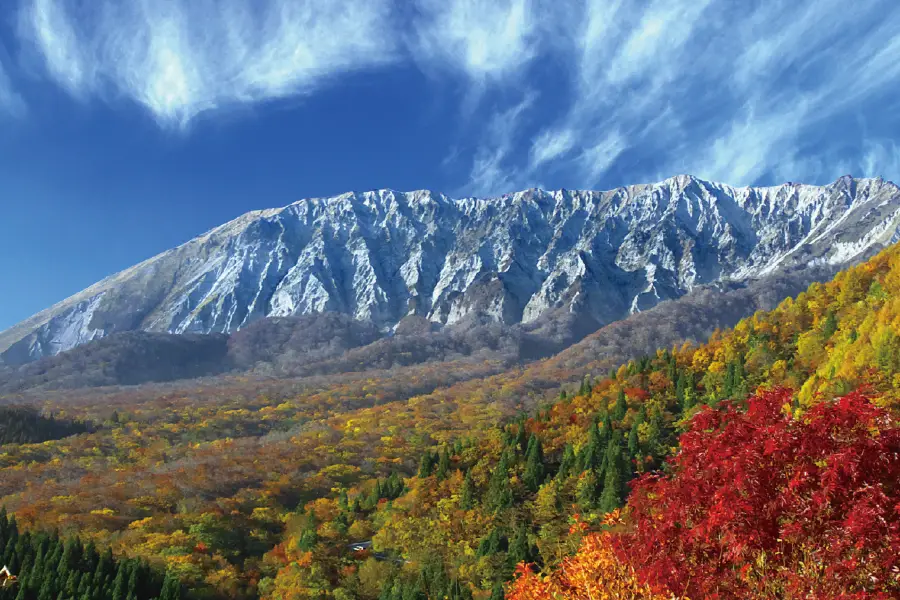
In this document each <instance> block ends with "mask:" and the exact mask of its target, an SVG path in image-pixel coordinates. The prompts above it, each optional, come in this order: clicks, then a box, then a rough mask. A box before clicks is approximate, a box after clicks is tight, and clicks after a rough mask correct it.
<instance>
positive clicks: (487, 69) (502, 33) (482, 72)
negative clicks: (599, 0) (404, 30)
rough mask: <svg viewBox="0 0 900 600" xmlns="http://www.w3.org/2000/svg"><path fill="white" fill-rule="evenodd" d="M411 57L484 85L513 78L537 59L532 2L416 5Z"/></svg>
mask: <svg viewBox="0 0 900 600" xmlns="http://www.w3.org/2000/svg"><path fill="white" fill-rule="evenodd" d="M416 5H417V7H418V9H419V11H420V16H419V18H418V19H417V20H415V21H414V23H413V30H414V35H413V36H412V39H411V48H410V50H411V52H412V55H413V56H414V57H415V58H416V60H418V61H419V62H420V64H423V65H425V66H426V68H429V67H430V66H431V65H448V66H450V67H451V68H453V69H457V70H460V71H462V72H464V73H465V74H466V75H467V76H468V77H469V78H470V79H471V80H473V81H474V82H476V83H478V84H483V83H485V82H487V81H490V80H500V79H503V78H506V77H509V76H511V75H513V74H516V73H517V72H518V71H519V70H520V69H521V68H522V67H523V66H524V65H527V64H528V63H529V62H530V61H531V60H532V59H534V57H535V56H536V54H537V50H538V44H537V42H538V38H537V35H538V27H539V21H538V19H539V15H538V14H536V12H535V10H534V7H533V2H532V0H453V1H449V0H418V1H417V3H416Z"/></svg>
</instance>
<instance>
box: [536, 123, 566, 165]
mask: <svg viewBox="0 0 900 600" xmlns="http://www.w3.org/2000/svg"><path fill="white" fill-rule="evenodd" d="M576 139H577V134H576V133H575V132H574V131H572V130H571V129H546V130H544V131H543V132H542V133H541V134H540V135H538V136H537V137H536V138H535V139H534V141H532V143H531V159H530V163H531V164H530V166H531V168H533V169H535V168H537V167H540V166H541V165H543V164H544V163H546V162H549V161H551V160H555V159H557V158H559V157H561V156H563V155H565V154H568V152H569V151H570V150H571V149H572V148H573V147H574V146H575V141H576Z"/></svg>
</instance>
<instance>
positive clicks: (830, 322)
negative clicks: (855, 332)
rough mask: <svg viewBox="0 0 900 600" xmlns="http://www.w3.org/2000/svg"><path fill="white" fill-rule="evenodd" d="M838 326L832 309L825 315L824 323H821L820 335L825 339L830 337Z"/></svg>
mask: <svg viewBox="0 0 900 600" xmlns="http://www.w3.org/2000/svg"><path fill="white" fill-rule="evenodd" d="M837 328H838V320H837V317H836V316H835V314H834V311H828V315H827V316H826V317H825V323H824V324H823V325H822V337H824V338H825V339H826V340H827V339H830V338H831V336H833V335H834V333H835V332H836V331H837Z"/></svg>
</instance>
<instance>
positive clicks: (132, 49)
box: [0, 0, 900, 193]
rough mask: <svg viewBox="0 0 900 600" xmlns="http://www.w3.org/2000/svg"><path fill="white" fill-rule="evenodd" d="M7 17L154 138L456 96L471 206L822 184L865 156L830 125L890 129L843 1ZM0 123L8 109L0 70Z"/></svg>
mask: <svg viewBox="0 0 900 600" xmlns="http://www.w3.org/2000/svg"><path fill="white" fill-rule="evenodd" d="M19 1H20V2H21V4H22V8H21V10H20V27H19V33H20V37H21V38H22V40H24V42H25V46H26V48H31V49H33V50H34V51H35V52H36V55H37V56H38V57H39V58H40V59H41V61H42V62H43V64H44V65H45V66H46V71H47V74H48V75H49V76H50V77H51V78H52V79H53V80H54V81H56V82H57V83H58V84H59V85H60V86H62V87H63V88H65V89H66V90H68V91H69V92H70V93H71V94H72V95H73V96H74V97H76V98H81V99H85V100H87V99H91V98H94V97H100V98H103V99H106V100H114V99H116V98H122V97H124V98H127V99H130V100H132V101H134V102H136V103H138V104H140V105H142V106H144V107H146V108H147V109H148V110H149V111H150V112H151V113H152V115H153V116H154V117H155V118H156V119H157V120H158V121H159V122H160V123H161V124H164V125H167V126H176V127H178V126H185V125H186V124H187V123H189V122H190V121H191V119H193V118H194V117H196V116H197V115H198V114H200V113H202V112H204V111H211V110H214V109H220V108H223V107H228V106H232V105H235V104H251V103H256V102H261V101H265V100H269V99H277V98H284V97H289V96H295V95H303V94H307V93H310V92H311V91H313V90H315V89H316V88H317V87H318V86H320V85H322V84H324V83H327V82H328V81H329V80H331V79H332V78H334V77H337V76H340V75H342V74H344V73H346V72H348V71H353V70H357V69H365V68H372V67H378V66H381V65H385V64H388V63H393V62H399V61H407V62H413V63H415V64H417V65H418V66H419V67H420V68H421V69H422V70H423V71H425V72H427V73H430V74H432V75H434V76H435V77H451V78H459V79H461V80H462V81H463V82H465V83H466V84H467V85H468V90H469V92H470V93H468V94H466V95H465V98H464V107H463V108H464V110H463V111H462V114H463V115H464V116H465V118H476V116H478V115H481V114H483V113H484V112H485V110H484V109H487V107H488V106H492V110H493V114H492V115H489V116H488V117H487V120H488V126H487V127H486V128H481V129H480V131H481V133H480V134H479V135H480V136H481V137H480V138H479V139H478V140H476V141H477V143H476V144H475V149H474V151H473V152H472V153H471V154H470V155H468V156H460V157H459V160H463V159H465V160H470V161H471V164H472V171H471V173H470V176H469V182H468V184H467V186H466V187H467V189H469V190H471V191H473V192H477V193H485V191H486V190H492V191H494V190H497V189H498V188H499V186H505V187H508V188H509V189H513V188H517V187H522V186H524V185H526V184H527V183H529V182H533V181H536V180H543V179H544V178H545V177H546V176H547V175H548V174H549V173H553V174H554V175H561V176H565V177H566V182H567V183H566V185H567V187H595V186H597V185H600V184H601V183H616V184H619V183H627V180H632V181H634V180H641V181H646V180H649V179H650V178H651V176H652V177H657V176H658V175H671V174H675V173H679V172H690V173H695V174H700V175H701V176H706V177H710V178H716V179H721V180H725V181H727V182H729V183H733V184H736V185H744V184H749V183H752V182H754V181H756V180H757V179H759V178H761V177H765V178H771V177H781V176H785V177H789V178H791V179H801V178H808V179H817V178H822V177H825V176H827V174H829V173H831V172H833V171H834V167H833V165H835V164H844V163H847V162H848V161H849V164H857V163H858V164H860V165H862V164H863V163H864V160H863V155H864V153H865V152H868V151H867V150H863V149H862V148H864V147H866V146H865V144H867V143H868V144H869V145H870V146H871V144H872V142H871V141H867V140H866V139H864V138H865V134H864V133H860V132H858V131H855V130H854V131H843V130H841V129H835V130H834V131H829V127H832V123H833V122H835V121H836V120H838V119H843V121H844V122H846V121H847V120H848V119H852V115H853V113H854V112H861V113H865V114H867V115H870V114H871V115H875V116H877V117H879V119H875V120H876V121H879V125H880V126H882V125H884V124H885V123H887V124H893V125H894V126H896V127H900V111H897V110H896V108H897V107H896V106H893V107H891V106H890V105H888V104H886V102H894V103H897V101H896V100H893V99H892V93H893V90H895V89H896V87H897V85H898V84H900V5H898V4H897V3H896V2H895V1H894V0H858V1H857V2H856V3H854V6H853V18H852V19H850V18H847V19H844V18H840V15H843V14H845V13H846V11H847V3H846V0H762V1H759V2H733V1H732V0H647V1H646V2H629V1H628V0H578V1H575V2H559V1H558V0H411V1H405V0H127V1H126V0H121V1H114V0H96V1H92V2H69V1H67V0H19ZM548 71H552V72H553V75H554V77H553V78H551V79H552V84H551V83H547V82H546V81H545V80H544V76H543V74H545V73H547V72H548ZM551 86H552V87H551ZM523 89H533V90H537V91H538V92H540V97H539V98H537V97H536V96H533V95H525V96H523V92H522V90H523ZM523 98H524V100H523ZM510 99H512V100H510ZM549 99H553V100H555V101H553V102H550V101H549ZM488 102H490V103H491V104H488ZM0 105H2V106H4V107H6V108H7V109H8V108H9V106H11V105H17V106H22V105H23V103H22V102H21V98H19V96H17V95H16V94H15V93H14V91H13V89H12V86H11V85H10V83H9V78H8V77H7V76H6V75H5V74H4V73H3V71H2V70H0ZM560 107H562V108H560ZM476 108H478V109H479V110H475V109H476ZM469 125H470V126H468V127H465V128H461V129H464V130H465V131H466V132H469V131H473V130H478V128H477V126H476V124H475V123H470V124H469ZM847 136H861V138H862V139H853V140H849V141H848V140H847V139H845V138H846V137H847ZM472 145H473V144H472V140H471V139H465V140H460V146H461V147H466V146H472ZM520 147H521V151H519V150H520ZM847 153H850V156H848V155H847ZM874 156H879V157H881V158H879V159H877V160H876V159H873V160H872V161H871V165H873V166H879V165H880V166H883V167H884V168H886V169H889V168H895V167H894V166H893V164H894V163H892V162H891V160H888V158H887V157H888V156H889V154H886V153H881V154H879V152H875V154H874ZM625 157H627V159H628V160H627V164H623V162H625ZM613 173H615V178H616V179H615V181H614V182H613V181H611V179H610V178H611V177H612V174H613ZM898 175H900V173H898ZM623 179H624V180H623Z"/></svg>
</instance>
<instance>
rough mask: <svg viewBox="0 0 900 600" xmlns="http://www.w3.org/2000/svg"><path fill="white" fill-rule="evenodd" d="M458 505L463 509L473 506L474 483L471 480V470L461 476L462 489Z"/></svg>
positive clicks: (469, 508)
mask: <svg viewBox="0 0 900 600" xmlns="http://www.w3.org/2000/svg"><path fill="white" fill-rule="evenodd" d="M459 507H460V508H462V509H463V510H471V509H473V508H475V484H474V482H473V481H472V472H471V471H466V476H465V478H463V485H462V491H461V492H460V494H459Z"/></svg>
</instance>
